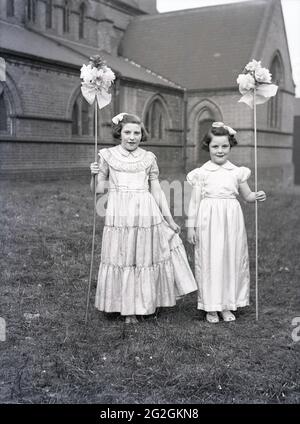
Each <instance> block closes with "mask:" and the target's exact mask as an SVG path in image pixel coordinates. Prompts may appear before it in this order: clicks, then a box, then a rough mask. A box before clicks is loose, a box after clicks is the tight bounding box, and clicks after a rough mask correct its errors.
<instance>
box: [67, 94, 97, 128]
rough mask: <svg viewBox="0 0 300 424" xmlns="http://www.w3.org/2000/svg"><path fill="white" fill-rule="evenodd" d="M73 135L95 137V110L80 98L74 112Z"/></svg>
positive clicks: (74, 106) (76, 102) (75, 104)
mask: <svg viewBox="0 0 300 424" xmlns="http://www.w3.org/2000/svg"><path fill="white" fill-rule="evenodd" d="M72 134H73V135H94V108H93V107H92V106H90V105H89V104H88V103H87V102H86V101H85V100H84V99H83V98H82V96H78V97H77V99H76V101H75V103H74V105H73V110H72Z"/></svg>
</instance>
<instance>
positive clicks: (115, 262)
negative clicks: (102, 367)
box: [95, 145, 197, 315]
mask: <svg viewBox="0 0 300 424" xmlns="http://www.w3.org/2000/svg"><path fill="white" fill-rule="evenodd" d="M99 157H100V173H99V174H98V178H99V179H100V180H108V202H107V209H106V215H105V226H104V230H103V237H102V250H101V263H100V267H99V273H98V284H97V290H96V300H95V306H96V308H97V309H99V310H100V311H106V312H120V313H121V314H122V315H148V314H152V313H154V312H155V310H156V308H157V307H161V306H174V305H175V304H176V299H177V298H179V297H181V296H183V295H185V294H187V293H190V292H193V291H196V290H197V285H196V282H195V279H194V276H193V273H192V271H191V269H190V266H189V264H188V260H187V256H186V252H185V249H184V246H183V243H182V241H181V239H180V237H179V235H178V234H177V233H175V232H174V231H173V230H172V229H171V228H170V227H169V226H168V224H167V223H166V221H165V220H164V218H163V216H162V214H161V211H160V209H159V207H158V205H157V203H156V201H155V200H154V197H153V196H152V194H151V193H150V192H149V180H154V179H157V178H158V175H159V171H158V167H157V163H156V157H155V155H154V154H153V153H152V152H149V151H146V150H143V149H141V148H138V149H136V150H135V151H133V152H128V151H127V150H125V149H124V148H123V147H122V146H121V145H118V146H115V147H112V148H108V149H101V150H100V151H99Z"/></svg>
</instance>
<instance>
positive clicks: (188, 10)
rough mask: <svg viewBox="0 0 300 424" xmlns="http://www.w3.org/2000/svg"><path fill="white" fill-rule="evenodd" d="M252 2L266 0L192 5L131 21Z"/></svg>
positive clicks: (242, 0) (241, 0)
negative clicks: (191, 6) (187, 7)
mask: <svg viewBox="0 0 300 424" xmlns="http://www.w3.org/2000/svg"><path fill="white" fill-rule="evenodd" d="M254 2H263V3H266V5H267V4H268V0H240V1H238V2H233V3H221V4H214V5H211V6H209V5H206V6H197V7H193V8H189V9H179V10H171V11H169V12H159V13H157V14H156V15H147V16H137V17H134V19H133V22H134V21H135V20H139V21H140V20H143V21H144V20H151V19H157V18H160V17H166V16H176V15H177V16H178V15H181V14H187V13H193V12H195V11H200V10H201V11H202V10H205V9H212V8H224V9H225V8H226V7H230V6H237V5H241V4H243V5H244V4H247V3H254Z"/></svg>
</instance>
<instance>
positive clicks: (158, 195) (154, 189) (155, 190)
mask: <svg viewBox="0 0 300 424" xmlns="http://www.w3.org/2000/svg"><path fill="white" fill-rule="evenodd" d="M150 191H151V194H152V196H153V197H154V200H155V201H156V203H157V205H158V207H159V209H160V210H161V213H162V215H163V216H164V218H165V220H166V221H167V223H168V224H169V226H170V227H171V228H172V230H174V231H176V232H179V230H180V227H179V225H177V224H176V222H175V221H174V219H173V217H172V215H171V212H170V209H169V205H168V202H167V199H166V196H165V193H164V192H163V191H162V189H161V186H160V184H159V181H158V179H154V180H150Z"/></svg>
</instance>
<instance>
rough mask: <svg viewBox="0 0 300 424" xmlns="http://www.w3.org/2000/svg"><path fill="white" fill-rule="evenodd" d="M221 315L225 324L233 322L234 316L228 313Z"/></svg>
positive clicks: (224, 312) (223, 312)
mask: <svg viewBox="0 0 300 424" xmlns="http://www.w3.org/2000/svg"><path fill="white" fill-rule="evenodd" d="M221 315H222V318H223V320H224V321H225V322H230V321H235V316H234V315H233V313H232V312H230V311H222V312H221Z"/></svg>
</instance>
